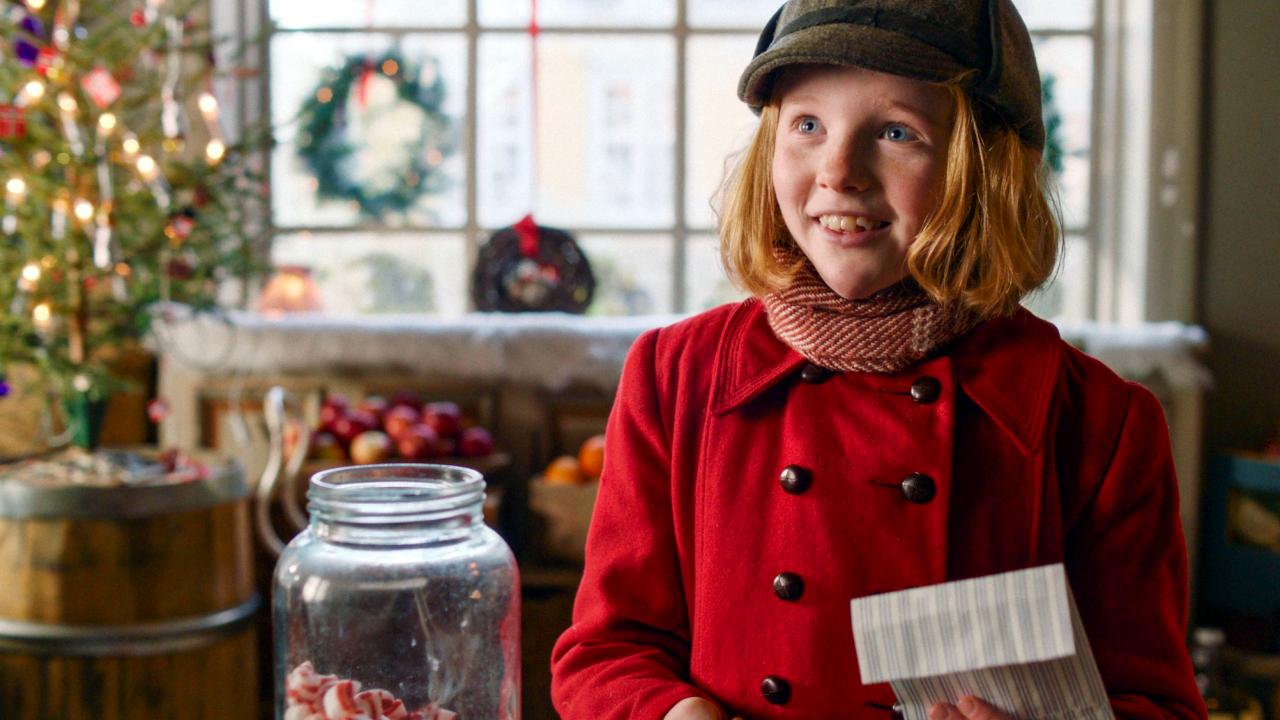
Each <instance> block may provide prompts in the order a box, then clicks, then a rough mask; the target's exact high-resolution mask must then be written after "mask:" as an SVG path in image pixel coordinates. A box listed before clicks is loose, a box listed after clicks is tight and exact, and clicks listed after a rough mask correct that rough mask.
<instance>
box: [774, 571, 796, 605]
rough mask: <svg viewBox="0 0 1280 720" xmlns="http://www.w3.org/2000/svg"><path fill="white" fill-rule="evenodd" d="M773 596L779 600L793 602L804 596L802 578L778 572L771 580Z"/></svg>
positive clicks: (790, 573) (791, 573) (793, 574)
mask: <svg viewBox="0 0 1280 720" xmlns="http://www.w3.org/2000/svg"><path fill="white" fill-rule="evenodd" d="M773 594H774V595H777V596H778V599H780V600H786V601H788V602H795V601H796V600H799V599H800V596H801V595H804V578H802V577H800V576H799V575H797V574H795V573H793V572H780V573H778V575H777V577H775V578H774V579H773Z"/></svg>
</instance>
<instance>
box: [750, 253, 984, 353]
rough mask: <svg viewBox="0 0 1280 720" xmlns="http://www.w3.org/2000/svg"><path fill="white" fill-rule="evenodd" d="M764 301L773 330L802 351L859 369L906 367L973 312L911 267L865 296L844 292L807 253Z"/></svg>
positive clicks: (972, 321)
mask: <svg viewBox="0 0 1280 720" xmlns="http://www.w3.org/2000/svg"><path fill="white" fill-rule="evenodd" d="M780 259H783V261H784V262H786V259H784V258H780ZM764 307H765V312H766V313H767V315H768V318H769V326H770V327H772V328H773V332H774V333H776V334H777V336H778V337H779V338H781V339H782V341H783V342H785V343H786V344H787V345H790V346H791V347H792V348H794V349H795V350H796V352H799V353H800V354H801V355H803V356H804V357H805V359H807V360H809V361H810V362H812V363H814V364H816V365H821V366H822V367H825V368H829V369H832V370H845V371H848V370H853V371H857V372H882V373H893V372H898V371H900V370H905V369H906V368H908V367H910V366H912V365H914V364H915V363H916V362H918V361H919V360H921V359H923V358H925V357H927V356H928V355H930V354H932V353H933V352H934V351H936V350H938V349H940V348H941V347H943V346H944V345H946V344H947V343H949V342H951V341H952V340H954V339H956V338H958V337H960V336H961V335H964V334H965V333H967V332H968V331H969V330H971V329H973V327H974V326H975V325H977V324H978V320H979V319H978V317H977V316H976V315H974V314H973V313H971V312H969V311H966V310H964V309H962V308H961V307H960V306H959V305H957V304H952V305H948V306H943V305H939V304H938V303H936V302H934V301H933V300H931V299H930V298H929V296H928V295H927V294H925V292H924V290H922V289H920V286H919V285H918V284H917V283H916V281H915V280H914V279H912V278H911V276H910V275H908V276H907V277H906V278H905V279H903V280H902V281H900V282H898V283H895V284H894V285H890V286H889V287H887V288H885V289H883V290H880V291H879V292H876V293H874V294H872V295H870V296H868V297H866V298H862V299H860V300H847V299H845V298H843V297H840V296H839V295H837V294H836V293H835V291H834V290H832V289H831V288H830V287H828V286H827V284H826V283H825V282H823V281H822V278H821V277H819V276H818V273H817V271H816V270H815V269H814V267H813V265H812V264H810V263H809V262H807V261H806V262H804V264H803V266H802V268H801V270H800V272H799V274H798V275H796V277H795V279H794V280H792V281H791V284H790V285H788V286H787V287H786V288H783V289H782V290H779V291H778V292H774V293H770V294H769V295H766V296H765V297H764Z"/></svg>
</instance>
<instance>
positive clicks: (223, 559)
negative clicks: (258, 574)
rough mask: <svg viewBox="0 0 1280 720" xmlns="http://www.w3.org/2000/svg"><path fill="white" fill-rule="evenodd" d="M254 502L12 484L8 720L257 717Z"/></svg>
mask: <svg viewBox="0 0 1280 720" xmlns="http://www.w3.org/2000/svg"><path fill="white" fill-rule="evenodd" d="M246 496H247V489H246V487H245V484H244V480H243V477H242V476H241V474H240V472H239V471H238V470H237V469H235V468H233V467H228V468H225V469H223V470H221V471H219V472H218V473H217V474H215V475H214V476H213V477H211V478H209V479H206V480H197V481H191V482H186V483H180V484H172V485H156V486H145V487H90V486H52V487H50V486H38V485H27V484H24V483H22V482H16V481H5V482H0V578H2V581H0V582H3V589H2V590H0V709H2V710H0V716H3V717H4V718H5V720H54V719H55V718H56V719H58V720H73V719H79V718H85V719H86V720H87V719H89V718H93V720H133V719H135V718H166V719H169V720H252V719H253V718H256V717H257V710H258V706H257V692H258V670H257V668H258V658H257V654H256V653H257V646H256V638H255V628H254V625H253V622H252V619H253V617H252V616H253V615H254V613H255V611H256V610H257V609H258V607H259V605H260V604H261V601H260V598H259V596H258V594H257V592H256V590H255V588H254V584H253V565H252V538H251V535H250V525H249V509H248V505H247V500H246Z"/></svg>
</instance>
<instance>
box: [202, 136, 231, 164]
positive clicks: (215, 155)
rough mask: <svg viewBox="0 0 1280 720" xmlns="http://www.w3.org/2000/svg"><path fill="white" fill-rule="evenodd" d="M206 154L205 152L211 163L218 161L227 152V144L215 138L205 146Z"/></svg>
mask: <svg viewBox="0 0 1280 720" xmlns="http://www.w3.org/2000/svg"><path fill="white" fill-rule="evenodd" d="M204 154H205V157H207V158H208V159H209V162H210V163H216V162H218V161H219V160H221V159H222V158H223V156H224V155H226V154H227V146H226V145H225V144H223V142H222V141H221V140H218V139H217V138H214V139H213V140H210V141H209V144H208V145H206V146H205V148H204Z"/></svg>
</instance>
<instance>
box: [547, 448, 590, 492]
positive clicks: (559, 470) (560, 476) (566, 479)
mask: <svg viewBox="0 0 1280 720" xmlns="http://www.w3.org/2000/svg"><path fill="white" fill-rule="evenodd" d="M542 481H543V482H545V483H546V484H548V485H577V484H578V483H580V482H582V468H581V467H580V466H579V465H578V458H576V457H574V456H572V455H561V456H560V457H558V458H556V459H555V460H552V461H551V463H550V464H548V465H547V469H546V470H543V471H542Z"/></svg>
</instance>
